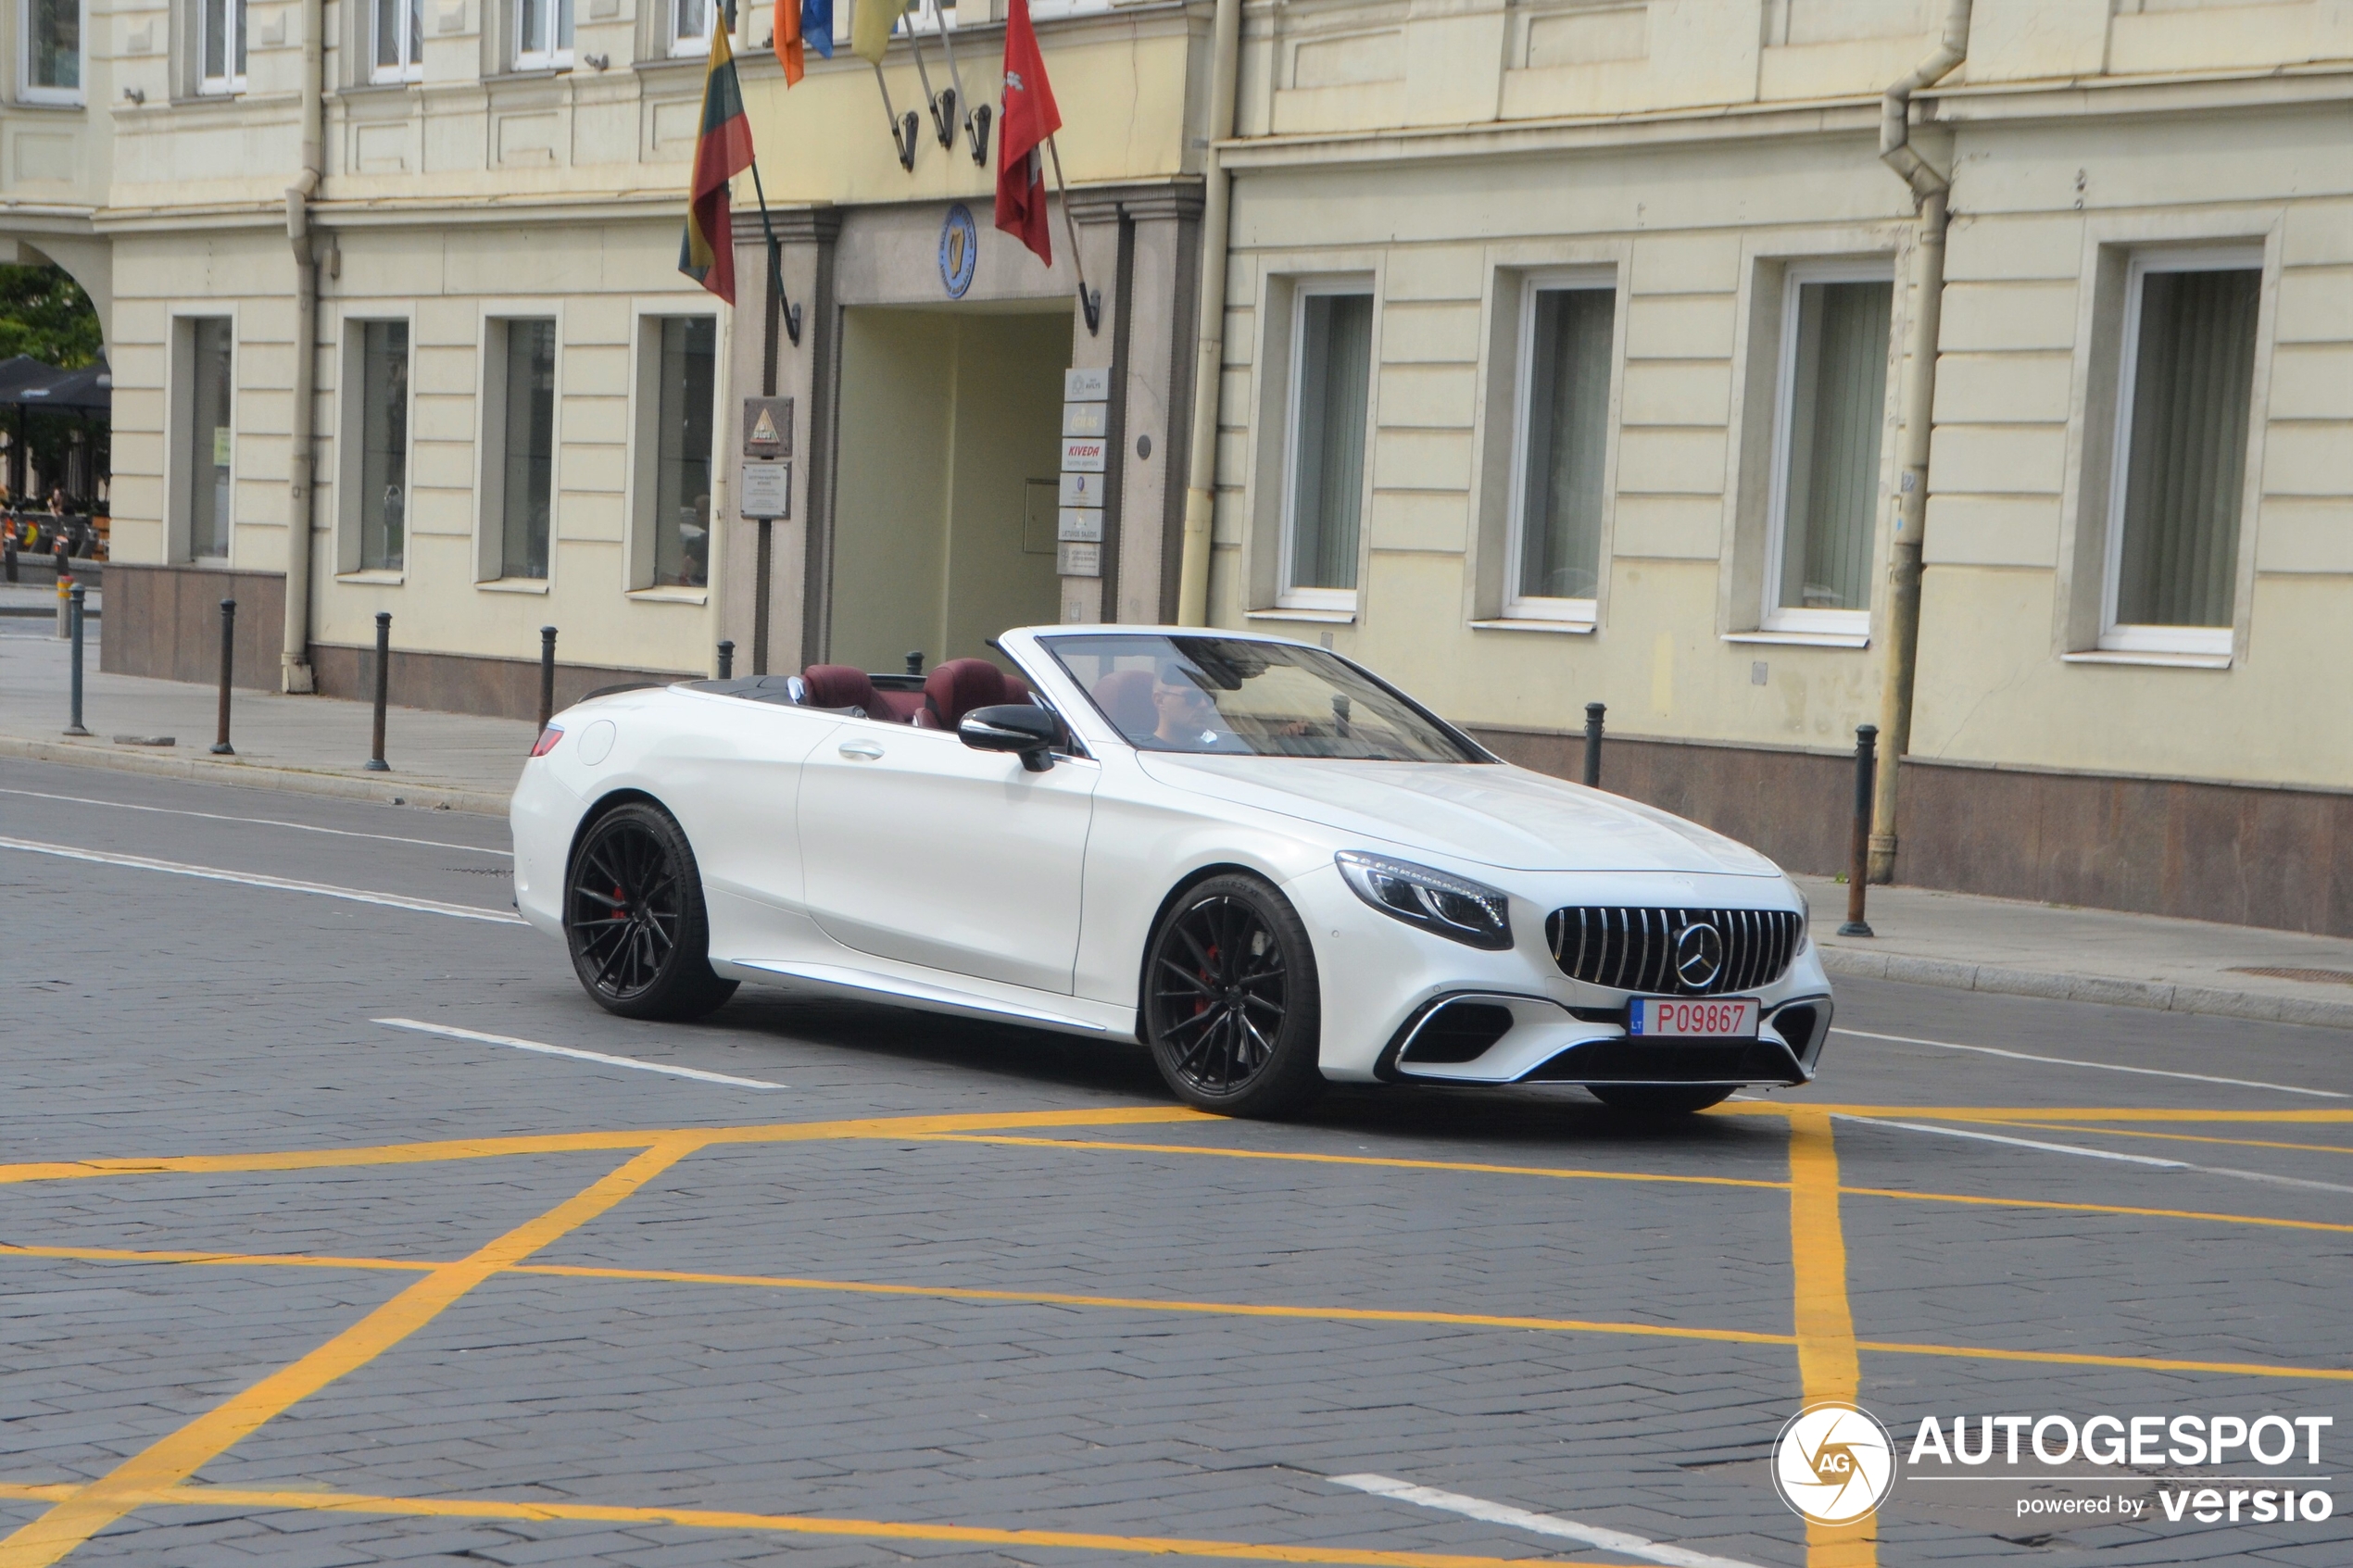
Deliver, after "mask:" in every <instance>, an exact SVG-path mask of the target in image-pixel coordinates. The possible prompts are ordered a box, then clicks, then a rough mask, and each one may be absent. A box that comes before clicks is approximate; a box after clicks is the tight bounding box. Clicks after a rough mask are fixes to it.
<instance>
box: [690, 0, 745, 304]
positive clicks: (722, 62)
mask: <svg viewBox="0 0 2353 1568" xmlns="http://www.w3.org/2000/svg"><path fill="white" fill-rule="evenodd" d="M750 167H751V121H750V120H749V119H745V118H744V94H743V89H742V88H741V87H740V86H738V85H737V84H736V56H735V51H734V50H732V49H730V48H728V47H727V30H726V29H725V28H724V27H714V28H712V29H711V63H710V65H709V66H707V67H706V68H705V69H704V73H703V80H702V130H701V133H700V134H699V135H698V136H697V137H696V138H695V165H694V177H693V185H692V187H691V189H692V194H690V195H689V196H688V197H687V198H686V232H685V233H683V234H681V235H680V236H679V237H678V270H680V271H681V272H684V273H686V276H688V277H689V278H692V279H693V280H694V281H695V282H698V283H700V284H701V285H702V286H703V287H705V288H707V289H709V290H710V291H711V293H713V294H715V295H718V296H719V297H720V298H722V299H724V300H725V301H726V302H727V303H728V304H730V305H733V304H735V303H736V234H735V223H734V220H733V218H732V217H731V216H730V215H729V213H728V210H727V182H729V181H730V180H733V179H734V178H735V177H736V175H738V174H741V173H742V172H743V171H744V170H745V169H749V168H750Z"/></svg>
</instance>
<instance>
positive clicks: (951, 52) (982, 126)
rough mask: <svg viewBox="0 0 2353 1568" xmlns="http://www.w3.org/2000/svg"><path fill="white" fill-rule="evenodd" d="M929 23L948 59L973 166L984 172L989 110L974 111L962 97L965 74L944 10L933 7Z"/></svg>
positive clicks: (952, 89)
mask: <svg viewBox="0 0 2353 1568" xmlns="http://www.w3.org/2000/svg"><path fill="white" fill-rule="evenodd" d="M931 19H932V21H933V22H934V23H935V24H936V25H937V27H938V29H939V46H940V48H941V49H942V50H944V51H946V53H947V56H948V83H949V90H950V92H952V93H954V94H956V98H955V101H956V102H957V103H958V104H961V105H963V110H964V130H965V131H966V132H968V133H969V134H970V135H971V137H972V147H973V163H974V164H975V166H976V167H978V168H981V169H986V168H988V120H989V113H988V105H987V104H982V105H980V106H979V107H977V108H975V107H973V102H972V100H971V99H969V98H967V97H965V96H964V74H963V72H962V71H960V70H958V69H956V42H955V39H954V38H953V37H951V36H950V33H949V31H948V11H947V8H946V7H945V6H933V7H932V13H931ZM907 31H910V32H912V31H914V25H913V24H912V23H910V24H908V29H907ZM955 140H956V138H955V136H954V134H953V133H952V132H951V133H950V135H949V138H948V144H949V145H951V146H952V145H953V144H955Z"/></svg>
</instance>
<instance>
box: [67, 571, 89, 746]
mask: <svg viewBox="0 0 2353 1568" xmlns="http://www.w3.org/2000/svg"><path fill="white" fill-rule="evenodd" d="M84 591H85V590H84V589H83V588H82V584H81V583H75V584H74V585H73V721H72V722H71V723H69V724H68V725H67V726H66V734H69V735H87V734H89V733H90V732H89V731H88V730H85V729H83V728H82V594H83V592H84Z"/></svg>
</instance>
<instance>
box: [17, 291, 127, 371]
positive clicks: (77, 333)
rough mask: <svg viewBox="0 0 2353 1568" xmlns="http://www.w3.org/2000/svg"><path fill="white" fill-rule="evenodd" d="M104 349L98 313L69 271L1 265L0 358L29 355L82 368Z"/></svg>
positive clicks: (64, 366)
mask: <svg viewBox="0 0 2353 1568" xmlns="http://www.w3.org/2000/svg"><path fill="white" fill-rule="evenodd" d="M105 352H106V339H105V337H104V336H103V335H102V334H101V333H100V332H99V331H98V312H97V311H96V310H95V309H94V308H93V307H92V306H91V304H90V296H89V295H86V294H83V293H82V285H81V284H80V283H77V282H74V281H73V279H72V278H71V277H69V276H68V275H67V273H66V270H65V269H63V268H61V267H57V266H49V267H0V359H5V358H8V357H9V356H10V355H13V354H25V355H30V356H31V357H32V358H35V359H38V360H41V361H42V362H43V363H44V364H49V365H55V366H57V368H58V369H59V370H80V369H81V368H82V366H84V365H87V364H90V363H92V362H93V361H94V360H95V359H96V358H98V357H99V356H100V355H101V354H104V353H105Z"/></svg>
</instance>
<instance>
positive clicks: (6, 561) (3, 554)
mask: <svg viewBox="0 0 2353 1568" xmlns="http://www.w3.org/2000/svg"><path fill="white" fill-rule="evenodd" d="M0 566H5V567H6V571H7V574H8V581H9V582H11V583H14V582H15V581H16V580H17V527H16V524H14V523H10V524H9V525H8V528H7V533H6V536H5V537H0Z"/></svg>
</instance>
